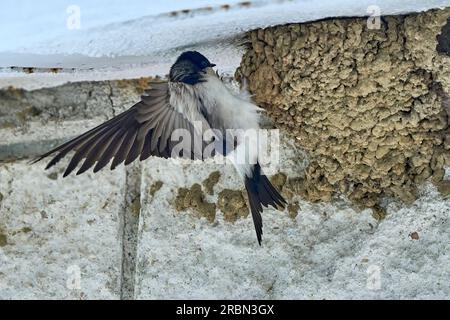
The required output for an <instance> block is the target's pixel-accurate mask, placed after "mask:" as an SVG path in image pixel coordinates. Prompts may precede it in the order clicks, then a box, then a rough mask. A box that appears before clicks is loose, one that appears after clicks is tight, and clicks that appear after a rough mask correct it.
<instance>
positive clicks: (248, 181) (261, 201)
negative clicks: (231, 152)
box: [245, 163, 286, 245]
mask: <svg viewBox="0 0 450 320" xmlns="http://www.w3.org/2000/svg"><path fill="white" fill-rule="evenodd" d="M245 189H246V190H247V194H248V200H249V203H250V211H251V212H252V217H253V223H254V225H255V231H256V237H257V238H258V243H259V245H261V241H262V235H263V231H262V227H263V223H262V217H261V213H262V211H263V208H262V207H263V206H264V207H266V208H267V207H268V206H269V205H270V206H272V207H274V208H275V209H284V206H285V204H286V200H284V198H283V197H282V196H281V195H280V193H279V192H278V191H277V189H275V187H274V186H273V185H272V184H271V183H270V181H269V179H267V176H265V175H264V174H262V172H261V166H260V165H259V163H257V164H256V165H254V166H253V169H252V176H251V177H245Z"/></svg>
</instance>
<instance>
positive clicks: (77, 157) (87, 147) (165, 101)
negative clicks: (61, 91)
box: [33, 82, 208, 176]
mask: <svg viewBox="0 0 450 320" xmlns="http://www.w3.org/2000/svg"><path fill="white" fill-rule="evenodd" d="M170 95H171V90H170V88H169V84H168V83H167V82H161V83H151V84H150V89H149V90H146V95H144V96H142V100H141V101H140V102H138V103H137V104H135V105H134V106H132V107H131V108H130V109H128V110H127V111H125V112H123V113H121V114H120V115H118V116H116V117H114V118H112V119H111V120H109V121H107V122H105V123H103V124H101V125H99V126H98V127H96V128H94V129H92V130H90V131H88V132H86V133H84V134H82V135H80V136H78V137H77V138H74V139H73V140H70V141H68V142H66V143H64V144H63V145H61V146H59V147H57V148H55V149H53V150H51V151H49V152H47V153H45V154H43V155H42V156H40V157H38V158H37V159H36V160H35V161H34V162H37V161H40V160H42V159H44V158H46V157H48V156H51V155H55V156H54V158H53V159H52V160H51V161H50V162H49V163H48V165H47V167H46V169H48V168H50V167H52V166H53V165H55V164H56V163H57V162H58V161H59V160H61V159H62V158H63V157H65V156H66V155H67V154H68V153H69V152H70V151H75V154H74V155H73V157H72V160H71V161H70V163H69V165H68V167H67V169H66V171H65V172H64V176H67V175H69V174H70V173H71V172H72V171H73V170H74V169H75V168H76V167H77V166H78V164H79V163H80V162H82V161H83V160H84V162H83V164H82V165H81V167H80V169H79V170H78V172H77V174H81V173H83V172H85V171H86V170H88V169H89V168H91V167H92V166H94V165H95V166H94V172H97V171H99V170H100V169H102V168H103V167H105V166H106V165H107V164H108V163H109V162H110V161H111V159H113V161H112V164H111V169H114V168H115V167H116V166H117V165H119V164H121V163H122V162H125V165H127V164H129V163H131V162H132V161H134V160H136V159H137V158H138V157H139V158H140V160H145V159H147V158H148V157H149V156H151V155H153V156H158V157H164V158H169V157H173V156H176V157H178V156H179V157H181V156H182V157H186V158H190V159H202V157H203V154H202V150H203V148H204V146H205V142H204V141H203V140H202V137H201V132H199V131H198V130H196V128H195V127H194V124H193V123H192V122H191V121H190V119H189V116H186V115H185V114H183V113H182V112H181V111H182V110H180V106H173V105H171V104H170V101H171V99H170ZM172 100H173V99H172ZM193 113H194V114H195V116H196V118H197V119H199V117H202V115H201V114H196V111H195V110H190V114H193ZM202 122H203V123H205V122H206V120H205V121H202ZM206 123H207V122H206ZM177 129H184V130H186V131H184V132H188V133H189V134H190V137H191V139H180V140H179V141H172V139H171V136H172V133H173V132H174V131H175V130H177ZM204 129H208V128H204ZM180 132H182V131H180ZM194 139H200V140H199V141H201V144H200V147H198V145H199V144H198V143H196V144H195V145H194V143H193V140H194ZM180 142H181V143H182V144H183V145H182V148H180ZM174 148H178V149H182V150H183V151H182V152H181V153H180V154H176V155H173V154H172V151H173V150H174ZM186 150H188V152H189V154H183V153H186ZM34 162H33V163H34Z"/></svg>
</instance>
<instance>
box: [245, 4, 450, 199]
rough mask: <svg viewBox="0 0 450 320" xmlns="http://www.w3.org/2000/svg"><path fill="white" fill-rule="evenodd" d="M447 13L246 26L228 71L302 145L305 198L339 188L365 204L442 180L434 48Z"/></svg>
mask: <svg viewBox="0 0 450 320" xmlns="http://www.w3.org/2000/svg"><path fill="white" fill-rule="evenodd" d="M449 14H450V8H448V9H445V10H432V11H428V12H426V13H419V14H412V15H408V16H395V17H383V19H382V20H381V21H380V29H376V30H370V29H368V27H367V19H364V18H359V19H328V20H324V21H318V22H314V23H307V24H289V25H285V26H276V27H272V28H267V29H258V30H255V31H252V32H250V33H249V34H248V46H249V48H248V50H247V52H246V53H245V55H244V57H243V59H242V63H241V67H240V68H239V69H238V71H237V73H236V74H237V76H238V77H244V78H247V80H248V83H249V89H250V91H251V92H252V93H253V94H254V95H255V99H256V101H257V102H259V103H260V104H262V105H263V106H264V107H265V108H266V109H267V110H268V113H269V115H270V116H271V118H272V119H273V120H274V122H275V124H276V125H277V126H278V127H280V128H282V129H284V130H285V131H286V132H288V133H289V134H290V135H291V136H292V137H293V138H295V139H296V140H297V142H298V145H299V146H301V147H303V148H305V149H306V150H307V151H308V152H309V153H310V155H311V157H312V161H311V164H310V166H309V168H308V169H307V173H306V184H305V189H304V190H303V195H304V196H305V197H306V198H308V199H310V200H312V201H317V200H327V201H328V200H330V199H331V198H332V196H333V195H334V194H336V193H343V194H345V195H347V196H348V197H349V198H350V199H351V200H353V201H354V202H356V203H358V204H361V205H362V206H364V207H373V206H377V205H378V204H379V201H380V198H382V197H383V196H394V197H397V198H400V199H402V200H403V201H405V202H407V203H411V202H412V201H414V199H416V195H417V188H416V187H417V185H419V184H421V183H422V182H424V181H425V180H427V179H429V178H431V179H432V180H433V181H434V182H436V183H438V185H439V184H442V177H443V174H444V168H443V167H444V164H445V163H446V164H447V165H449V164H450V156H449V149H450V131H449V126H448V125H449V110H448V109H447V110H446V108H448V94H449V93H450V86H449V82H450V57H449V56H448V55H446V54H442V53H441V54H439V53H438V52H437V50H436V46H437V39H436V37H437V36H438V35H439V34H440V33H441V29H442V27H443V26H444V25H445V23H446V21H447V19H448V17H449ZM445 30H446V32H448V28H446V29H445ZM442 40H443V41H448V35H447V36H445V37H443V38H442Z"/></svg>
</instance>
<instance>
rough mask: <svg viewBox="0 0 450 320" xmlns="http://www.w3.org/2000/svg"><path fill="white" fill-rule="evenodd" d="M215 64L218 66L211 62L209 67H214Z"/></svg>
mask: <svg viewBox="0 0 450 320" xmlns="http://www.w3.org/2000/svg"><path fill="white" fill-rule="evenodd" d="M215 66H216V64H214V63H210V64H209V66H208V67H211V68H212V67H215Z"/></svg>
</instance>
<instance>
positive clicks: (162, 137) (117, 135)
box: [32, 51, 286, 245]
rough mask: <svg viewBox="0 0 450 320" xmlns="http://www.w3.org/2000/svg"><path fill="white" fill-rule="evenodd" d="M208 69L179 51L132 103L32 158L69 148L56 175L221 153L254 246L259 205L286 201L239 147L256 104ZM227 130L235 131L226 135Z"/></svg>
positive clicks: (197, 56) (252, 125) (255, 121)
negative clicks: (245, 207) (164, 74)
mask: <svg viewBox="0 0 450 320" xmlns="http://www.w3.org/2000/svg"><path fill="white" fill-rule="evenodd" d="M215 66H216V65H215V64H213V63H211V62H210V61H209V60H208V59H207V58H206V57H205V56H203V55H202V54H201V53H199V52H197V51H186V52H183V53H182V54H181V55H180V56H179V57H178V58H177V59H176V61H175V63H174V64H173V65H172V66H171V68H170V72H169V76H168V80H167V81H161V82H150V83H149V88H148V89H147V90H145V93H144V94H143V95H142V97H141V100H140V101H139V102H138V103H136V104H135V105H133V106H132V107H130V108H129V109H128V110H127V111H125V112H123V113H121V114H119V115H117V116H115V117H114V118H112V119H110V120H109V121H106V122H105V123H103V124H101V125H99V126H97V127H95V128H93V129H91V130H89V131H87V132H85V133H83V134H81V135H80V136H78V137H76V138H74V139H72V140H70V141H68V142H66V143H64V144H62V145H60V146H58V147H56V148H55V149H53V150H50V151H49V152H47V153H45V154H43V155H41V156H39V157H37V158H36V159H34V161H33V162H32V163H36V162H38V161H41V160H42V159H44V158H47V157H50V156H52V158H51V160H50V161H49V162H48V164H47V166H46V168H45V169H48V168H51V167H53V166H54V165H55V164H57V163H58V162H59V161H60V160H61V159H62V158H64V157H65V156H66V155H67V154H69V153H70V152H71V151H73V152H74V153H73V156H72V158H71V160H70V162H69V164H68V165H67V168H66V170H65V172H64V174H63V176H64V177H66V176H68V175H69V174H70V173H72V172H73V171H74V170H75V169H76V168H77V167H78V166H79V164H80V163H81V166H80V167H79V169H78V170H77V173H76V174H77V175H79V174H82V173H83V172H86V171H87V170H89V169H90V168H92V167H93V172H97V171H99V170H101V169H103V168H104V167H105V166H106V165H108V164H109V163H110V162H111V166H110V168H111V170H113V169H115V168H116V167H117V166H118V165H120V164H122V163H124V164H125V165H128V164H130V163H131V162H133V161H134V160H136V159H137V158H139V160H140V161H143V160H146V159H147V158H149V157H150V156H156V157H162V158H166V159H167V158H178V157H183V158H189V159H199V160H203V159H206V158H208V157H213V156H215V155H217V154H222V155H224V156H226V157H228V158H229V159H231V160H232V162H233V164H234V166H235V167H236V169H237V172H238V173H239V175H240V176H241V177H242V179H243V183H244V186H245V189H246V191H247V194H248V201H249V205H250V211H251V214H252V218H253V223H254V226H255V231H256V237H257V240H258V243H259V245H261V241H262V235H263V223H262V216H261V213H262V212H263V207H268V206H272V207H274V208H275V209H284V208H285V205H286V200H285V199H284V198H283V197H282V196H281V195H280V193H279V192H278V191H277V190H276V188H275V187H274V186H273V185H272V184H271V183H270V181H269V179H268V178H267V176H266V175H264V173H263V171H262V168H261V165H260V162H259V161H258V152H257V151H256V152H249V151H248V150H246V149H249V148H247V147H248V143H246V141H244V140H245V139H244V136H243V135H242V131H245V130H258V129H259V128H260V113H261V112H260V111H261V110H263V109H261V108H259V107H258V106H257V105H255V104H254V103H253V102H252V101H250V99H246V98H244V97H242V96H240V95H239V94H237V93H234V92H233V91H232V90H231V89H229V88H228V87H227V86H226V85H225V84H224V83H223V81H222V80H221V79H220V78H219V77H218V74H217V73H216V72H215V71H214V69H213V67H215ZM229 130H231V131H233V130H234V132H236V131H237V132H241V134H233V135H232V136H231V137H230V134H229V133H228V132H229ZM207 132H208V133H209V134H208V137H206V136H207V134H206V133H207ZM186 136H189V139H187V138H186ZM250 143H254V142H250ZM211 145H213V146H214V148H210V146H211ZM207 149H208V150H209V151H208V152H206V150H207ZM250 149H252V148H250ZM211 150H212V151H211ZM239 160H241V161H239Z"/></svg>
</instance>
